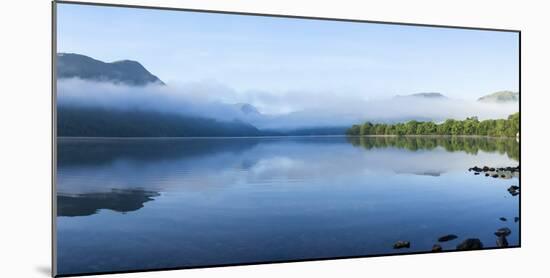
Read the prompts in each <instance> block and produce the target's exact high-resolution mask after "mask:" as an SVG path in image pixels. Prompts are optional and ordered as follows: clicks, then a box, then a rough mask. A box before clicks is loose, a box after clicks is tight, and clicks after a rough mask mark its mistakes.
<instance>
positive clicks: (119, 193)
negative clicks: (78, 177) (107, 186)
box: [57, 190, 159, 216]
mask: <svg viewBox="0 0 550 278" xmlns="http://www.w3.org/2000/svg"><path fill="white" fill-rule="evenodd" d="M157 196H159V193H158V192H153V191H145V190H112V191H111V192H104V193H86V194H76V195H63V194H60V195H59V194H58V196H57V216H88V215H92V214H95V213H97V212H98V211H99V210H100V209H109V210H113V211H117V212H122V213H126V212H130V211H136V210H138V209H140V208H142V207H143V204H144V203H145V202H149V201H152V200H153V197H157Z"/></svg>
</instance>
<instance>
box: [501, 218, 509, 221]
mask: <svg viewBox="0 0 550 278" xmlns="http://www.w3.org/2000/svg"><path fill="white" fill-rule="evenodd" d="M499 219H500V221H508V219H506V217H501V218H499Z"/></svg>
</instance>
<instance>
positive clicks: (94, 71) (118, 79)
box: [56, 53, 164, 86]
mask: <svg viewBox="0 0 550 278" xmlns="http://www.w3.org/2000/svg"><path fill="white" fill-rule="evenodd" d="M56 62H57V63H56V68H57V78H59V79H63V78H80V79H84V80H92V81H103V82H113V83H116V84H125V85H130V86H145V85H149V84H159V85H164V82H162V80H160V79H159V78H158V77H156V76H155V75H153V74H152V73H150V72H149V71H148V70H147V69H146V68H145V67H143V66H142V65H141V64H140V63H139V62H136V61H132V60H121V61H116V62H111V63H105V62H103V61H99V60H96V59H93V58H91V57H88V56H85V55H81V54H75V53H58V54H57V61H56Z"/></svg>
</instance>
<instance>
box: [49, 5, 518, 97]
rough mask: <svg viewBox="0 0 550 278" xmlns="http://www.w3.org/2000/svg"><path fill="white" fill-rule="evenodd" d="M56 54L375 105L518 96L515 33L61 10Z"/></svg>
mask: <svg viewBox="0 0 550 278" xmlns="http://www.w3.org/2000/svg"><path fill="white" fill-rule="evenodd" d="M57 16H58V19H57V32H58V35H57V48H58V49H57V50H58V52H71V53H79V54H84V55H87V56H90V57H92V58H95V59H98V60H102V61H105V62H112V61H116V60H123V59H130V60H136V61H138V62H140V63H141V64H143V65H144V66H145V67H146V68H147V69H148V70H149V71H150V72H152V73H153V74H155V75H157V76H158V77H159V78H160V79H162V80H163V81H165V82H167V83H168V85H170V84H177V83H188V82H204V81H206V82H215V83H219V84H223V85H224V86H227V87H229V88H232V89H234V90H236V91H240V92H245V91H262V92H268V93H269V94H273V95H278V94H287V93H288V92H289V91H291V92H297V93H299V92H300V91H307V92H310V93H311V92H316V91H323V92H325V93H339V94H342V93H343V94H351V95H357V96H361V98H363V99H371V98H372V99H376V98H383V97H390V96H393V95H398V94H401V95H404V94H412V93H418V92H441V93H443V94H445V95H447V96H449V97H452V98H459V99H466V100H473V99H477V98H478V97H480V96H483V95H486V94H489V93H491V92H495V91H499V90H512V91H518V90H519V88H518V86H519V85H518V79H519V65H518V62H519V61H518V55H519V50H518V47H519V46H518V39H519V37H518V34H517V33H514V32H497V31H480V30H466V29H451V28H434V27H414V26H403V25H389V24H372V23H350V22H338V21H321V20H304V19H292V18H273V17H261V16H242V15H227V14H212V13H196V12H182V11H166V10H152V9H130V8H121V7H104V6H88V5H75V4H58V6H57Z"/></svg>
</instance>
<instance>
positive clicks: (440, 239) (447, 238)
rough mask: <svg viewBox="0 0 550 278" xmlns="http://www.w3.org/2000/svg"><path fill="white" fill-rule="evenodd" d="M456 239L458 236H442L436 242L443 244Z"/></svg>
mask: <svg viewBox="0 0 550 278" xmlns="http://www.w3.org/2000/svg"><path fill="white" fill-rule="evenodd" d="M457 237H458V236H456V235H453V234H451V235H446V236H442V237H440V238H439V239H437V241H439V242H445V241H450V240H453V239H456V238H457Z"/></svg>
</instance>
